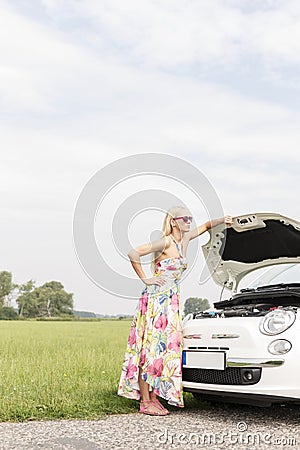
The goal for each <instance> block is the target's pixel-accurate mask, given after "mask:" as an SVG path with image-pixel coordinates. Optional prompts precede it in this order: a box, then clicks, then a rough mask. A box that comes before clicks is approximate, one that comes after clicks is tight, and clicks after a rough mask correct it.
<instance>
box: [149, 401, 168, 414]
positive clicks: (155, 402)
mask: <svg viewBox="0 0 300 450" xmlns="http://www.w3.org/2000/svg"><path fill="white" fill-rule="evenodd" d="M152 401H153V403H154V404H155V405H157V406H158V407H159V408H160V409H161V410H162V411H164V412H165V413H166V415H167V414H170V411H169V410H168V409H167V408H165V407H164V405H162V404H161V403H160V401H159V400H158V398H157V397H155V399H154V400H152Z"/></svg>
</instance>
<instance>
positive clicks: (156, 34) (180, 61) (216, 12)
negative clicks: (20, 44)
mask: <svg viewBox="0 0 300 450" xmlns="http://www.w3.org/2000/svg"><path fill="white" fill-rule="evenodd" d="M42 3H43V4H44V5H45V7H46V11H47V13H48V14H49V16H50V17H51V18H52V19H53V20H55V21H56V23H57V24H58V25H59V24H60V20H62V18H63V21H65V20H67V19H68V18H69V20H70V23H72V21H73V22H74V17H76V18H77V19H79V18H80V19H81V22H79V26H85V23H84V21H85V20H88V21H89V29H88V27H87V28H86V34H87V36H88V37H89V42H90V43H93V44H94V45H95V46H97V43H99V44H100V47H102V46H103V39H105V40H106V41H107V45H109V46H110V48H111V49H112V51H113V52H114V53H117V52H118V51H119V54H120V55H122V54H123V56H124V57H125V58H126V59H127V60H129V61H131V62H132V63H137V64H146V65H154V66H158V67H162V68H170V69H176V68H177V69H178V70H180V69H182V68H183V67H184V66H185V65H193V66H194V65H195V64H197V63H201V64H205V68H204V70H205V72H206V71H207V70H208V68H210V69H211V70H212V69H213V68H215V69H217V68H220V67H222V68H223V69H224V68H225V69H228V70H236V68H238V69H239V70H245V67H243V68H242V67H239V63H241V62H243V64H244V65H247V57H249V58H251V60H253V56H255V55H256V57H259V58H261V60H260V61H256V64H257V62H258V63H260V64H262V66H264V67H265V69H270V66H272V67H273V69H274V70H275V69H279V68H280V66H281V65H282V64H292V65H293V64H299V61H300V52H299V50H300V36H299V35H300V26H299V25H300V5H299V2H297V1H295V0H285V1H277V2H273V1H272V2H266V1H265V2H237V1H228V0H227V1H223V0H222V1H221V0H217V1H213V2H212V1H210V0H202V1H201V2H199V1H188V0H186V1H182V0H172V1H165V2H157V1H154V0H153V1H149V0H131V1H128V2H124V1H122V0H104V1H101V2H98V1H97V0H85V1H84V2H80V3H78V2H74V1H72V0H66V1H61V0H43V2H42ZM82 24H83V25H82ZM75 26H76V24H75ZM125 53H126V55H125ZM278 58H280V63H279V64H278ZM182 66H183V67H182ZM200 72H201V71H200Z"/></svg>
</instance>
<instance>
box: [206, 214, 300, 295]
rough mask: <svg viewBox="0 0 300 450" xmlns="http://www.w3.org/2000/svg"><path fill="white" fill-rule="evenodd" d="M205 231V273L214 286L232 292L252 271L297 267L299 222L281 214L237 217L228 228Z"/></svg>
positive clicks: (299, 237) (299, 255) (218, 226)
mask: <svg viewBox="0 0 300 450" xmlns="http://www.w3.org/2000/svg"><path fill="white" fill-rule="evenodd" d="M208 231H209V233H210V240H209V242H208V243H207V244H205V245H203V246H202V251H203V253H204V256H205V259H206V264H207V266H208V269H209V271H210V273H211V275H212V278H213V280H214V281H215V282H216V283H217V284H219V285H221V286H224V285H225V287H226V288H228V289H230V290H232V291H233V292H236V291H237V287H238V284H239V282H240V281H241V279H242V278H243V277H244V276H245V275H247V274H248V273H250V272H252V271H253V270H256V269H259V268H261V267H265V266H270V265H274V264H282V263H300V222H298V221H296V220H294V219H290V218H289V217H285V216H282V215H281V214H276V213H262V212H260V213H253V214H247V215H241V216H236V217H233V224H232V225H231V226H224V223H223V224H220V225H217V226H215V227H213V228H211V229H209V230H208ZM299 281H300V280H299Z"/></svg>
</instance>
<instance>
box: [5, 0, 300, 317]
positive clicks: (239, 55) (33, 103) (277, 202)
mask: <svg viewBox="0 0 300 450" xmlns="http://www.w3.org/2000/svg"><path fill="white" fill-rule="evenodd" d="M0 36H1V39H0V55H1V58H0V81H1V82H0V114H1V120H0V133H1V150H0V152H1V153H0V154H1V167H0V170H1V173H0V189H1V211H2V217H1V222H0V226H1V235H0V236H1V259H0V270H7V271H10V272H12V274H13V281H14V282H15V283H25V282H26V281H28V280H29V279H33V280H35V282H36V285H41V284H43V283H45V282H47V281H51V280H58V281H60V282H61V283H62V284H63V285H64V287H65V289H66V290H67V291H68V292H72V293H73V294H74V308H75V309H77V310H86V311H93V312H95V313H99V314H132V313H133V312H134V309H135V307H136V301H135V300H132V299H128V298H126V297H123V298H122V297H118V296H114V295H112V294H109V293H108V292H105V291H103V290H102V289H101V288H99V286H97V285H96V284H95V283H94V282H93V281H92V280H91V279H90V277H89V276H87V274H86V273H85V271H84V270H83V268H82V267H81V265H80V263H79V261H78V258H77V255H76V251H75V249H74V242H73V232H72V227H73V217H74V210H75V207H76V203H77V201H78V198H79V196H80V193H81V192H82V190H83V189H84V187H85V186H86V185H87V183H88V181H89V180H90V179H91V178H92V177H93V176H94V175H95V174H96V173H97V172H98V171H99V170H101V169H103V168H105V167H106V166H107V165H109V164H110V163H112V162H115V161H118V160H120V159H121V158H124V157H127V156H130V155H138V154H142V153H149V152H152V153H158V154H166V155H172V156H176V157H178V158H182V160H184V161H187V162H189V163H190V164H192V165H193V166H195V167H196V168H198V170H199V171H200V172H201V173H202V174H203V175H204V176H205V177H206V178H207V179H208V180H209V182H210V184H211V185H212V186H213V188H214V189H215V191H216V192H217V194H218V197H219V199H220V202H221V204H222V208H223V210H224V213H225V214H230V215H232V216H237V215H240V214H248V213H255V212H276V213H280V214H283V215H286V216H288V217H291V218H294V219H296V220H300V206H299V201H298V183H297V181H298V179H299V162H300V152H299V144H300V126H299V125H300V122H299V109H300V106H299V105H300V101H299V90H300V81H299V80H300V77H299V73H300V3H299V1H297V0H259V1H256V0H251V1H247V0H243V1H240V0H239V1H238V0H180V1H179V0H165V1H158V0H128V1H126V2H124V1H121V0H109V1H108V0H107V1H106V0H82V1H74V0H73V1H71V0H70V1H67V0H59V1H58V0H39V1H38V0H32V1H30V2H26V1H22V0H20V1H16V0H15V1H14V0H11V1H5V0H4V1H3V0H0ZM145 188H147V189H151V188H160V189H162V190H164V191H165V192H174V193H176V194H177V195H178V196H180V198H181V199H182V201H183V202H188V204H190V205H193V208H194V209H193V215H194V217H195V220H196V223H197V225H200V224H202V223H204V222H206V221H207V220H208V219H209V217H208V216H207V211H206V209H205V205H203V204H202V203H201V202H199V199H198V200H197V199H195V197H193V194H192V193H191V192H189V191H188V189H186V190H185V189H183V188H182V185H180V183H177V185H176V180H170V179H168V178H167V177H159V176H152V177H150V176H148V175H144V176H142V178H141V177H134V179H131V180H123V181H122V183H120V185H119V186H117V187H116V188H114V189H113V190H112V191H111V193H110V197H107V199H106V200H107V201H106V205H103V213H102V214H101V211H100V214H98V216H97V217H98V220H96V221H95V229H96V231H95V234H96V235H97V239H98V242H99V245H100V244H102V247H101V252H102V253H103V254H104V255H105V258H106V260H107V261H108V263H109V264H110V265H111V266H112V267H114V270H117V271H120V272H121V273H123V274H124V275H125V276H128V277H133V278H134V277H135V278H136V277H137V275H136V274H135V272H134V271H133V268H132V267H131V265H130V262H129V260H126V255H125V258H124V255H122V256H123V257H122V258H121V257H120V254H119V253H118V251H116V249H115V248H114V247H113V246H112V243H111V242H110V241H111V239H110V234H109V232H108V230H110V225H111V223H112V220H113V217H114V214H115V212H116V210H117V208H118V207H119V206H120V205H121V204H122V201H125V200H126V198H129V197H130V196H131V195H132V194H133V193H136V192H138V191H142V190H143V189H145ZM197 202H198V203H197ZM163 216H164V215H163V214H162V213H159V212H156V213H155V214H151V212H149V211H145V212H144V213H141V214H140V215H139V216H138V217H137V218H136V219H135V220H133V221H132V224H131V226H130V227H128V236H129V239H130V242H131V244H132V246H136V245H140V244H142V243H145V242H147V241H148V240H149V238H150V236H151V231H152V230H153V229H161V226H162V220H163ZM105 233H106V234H105ZM104 236H105V238H104ZM197 239H198V244H199V245H200V246H201V245H203V244H205V243H206V242H207V241H208V239H209V234H208V233H207V232H206V233H204V234H203V235H201V236H199V238H197ZM203 264H205V261H204V259H203V256H202V254H201V249H200V250H199V254H198V258H197V261H196V263H195V265H194V267H193V269H192V270H191V271H190V273H189V275H188V277H187V278H186V279H185V280H184V281H183V282H182V284H181V298H182V301H184V300H185V299H186V298H188V297H190V296H197V297H204V298H208V299H209V300H210V302H211V303H212V302H213V301H218V300H219V296H220V288H219V287H218V286H216V285H215V284H214V283H213V281H212V280H211V279H210V280H208V281H207V282H206V283H204V284H202V285H199V283H198V281H197V280H198V277H199V273H200V272H201V270H202V268H203ZM139 281H140V280H139ZM143 287H144V285H143V284H142V282H140V288H141V290H142V288H143ZM137 295H138V294H137ZM226 295H227V298H228V295H229V291H226V290H225V293H223V298H226ZM224 296H225V297H224Z"/></svg>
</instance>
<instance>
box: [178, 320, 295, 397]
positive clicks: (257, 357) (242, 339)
mask: <svg viewBox="0 0 300 450" xmlns="http://www.w3.org/2000/svg"><path fill="white" fill-rule="evenodd" d="M259 321H260V318H255V317H251V318H247V317H243V318H237V317H234V318H224V319H223V318H218V319H199V320H197V319H194V320H191V321H190V322H188V323H187V324H186V325H185V326H184V333H183V334H184V336H189V337H188V338H184V347H183V350H184V351H193V352H201V353H202V352H223V353H225V361H226V362H225V367H223V370H217V369H220V368H219V367H211V368H209V367H205V365H204V366H201V365H200V366H199V367H196V365H194V366H193V367H189V365H183V377H182V380H183V389H184V390H185V391H189V392H194V393H199V394H201V395H202V394H203V393H204V394H208V393H209V394H210V395H211V396H213V395H217V396H218V397H220V396H222V397H223V396H235V397H236V398H238V397H240V398H242V397H247V396H250V397H251V396H252V397H253V398H254V397H257V396H258V397H261V398H270V399H271V398H272V399H273V398H275V399H278V401H280V399H292V400H293V401H300V382H299V379H300V377H299V375H300V359H299V358H298V355H299V354H300V343H299V339H298V338H297V337H298V336H299V334H300V327H299V321H298V324H297V325H296V324H294V326H293V327H292V328H291V329H289V330H287V331H285V332H284V333H281V334H280V335H278V336H275V337H274V336H266V335H262V334H261V333H260V332H259ZM192 336H193V338H192ZM224 336H226V338H224ZM279 338H280V339H287V340H289V341H290V342H291V343H292V350H291V351H290V352H288V353H287V354H285V355H278V356H277V355H276V356H275V355H271V354H270V353H269V352H268V350H267V349H268V345H269V344H270V342H271V341H272V340H274V339H279ZM190 369H191V370H190ZM193 369H194V370H195V371H194V372H192V370H193ZM221 369H222V368H221ZM197 371H198V372H197ZM247 371H249V372H252V375H253V376H252V375H251V374H250V375H249V374H248V373H246V375H247V376H249V377H251V376H252V379H251V380H249V382H247V380H246V376H245V372H247Z"/></svg>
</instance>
